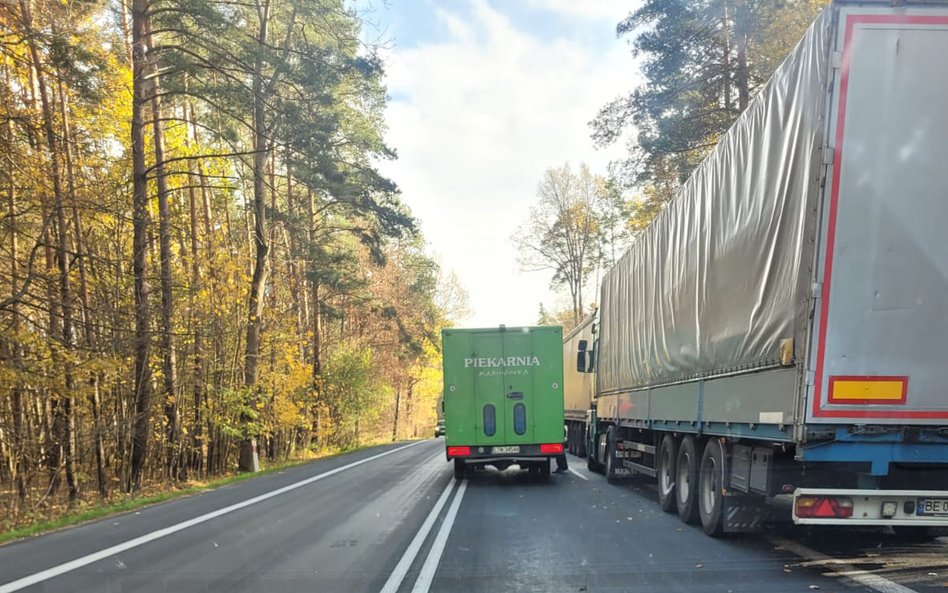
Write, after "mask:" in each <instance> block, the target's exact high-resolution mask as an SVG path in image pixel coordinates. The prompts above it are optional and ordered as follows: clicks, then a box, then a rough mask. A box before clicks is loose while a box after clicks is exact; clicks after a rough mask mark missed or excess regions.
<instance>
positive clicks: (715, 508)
mask: <svg viewBox="0 0 948 593" xmlns="http://www.w3.org/2000/svg"><path fill="white" fill-rule="evenodd" d="M724 461H725V454H724V445H723V444H722V443H721V441H720V440H718V439H711V440H709V441H708V443H707V444H706V445H705V447H704V453H703V454H702V455H701V466H700V470H699V477H698V515H699V516H700V517H701V527H703V528H704V532H705V533H707V534H708V535H710V536H711V537H720V536H721V535H723V534H724V484H725V481H724V476H725V473H724V472H725V470H724Z"/></svg>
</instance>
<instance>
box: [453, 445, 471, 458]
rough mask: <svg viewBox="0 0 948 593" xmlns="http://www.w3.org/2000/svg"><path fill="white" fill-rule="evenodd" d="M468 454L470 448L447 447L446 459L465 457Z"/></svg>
mask: <svg viewBox="0 0 948 593" xmlns="http://www.w3.org/2000/svg"><path fill="white" fill-rule="evenodd" d="M470 454H471V448H470V447H448V457H467V456H469V455H470Z"/></svg>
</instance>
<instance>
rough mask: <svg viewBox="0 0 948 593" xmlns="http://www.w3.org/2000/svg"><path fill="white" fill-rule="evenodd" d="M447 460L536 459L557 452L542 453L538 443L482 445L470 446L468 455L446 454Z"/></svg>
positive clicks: (551, 455)
mask: <svg viewBox="0 0 948 593" xmlns="http://www.w3.org/2000/svg"><path fill="white" fill-rule="evenodd" d="M511 447H517V450H516V451H511V450H510V448H511ZM445 455H446V456H447V458H448V460H451V459H463V460H465V461H473V462H475V463H476V462H488V461H491V460H500V459H503V460H505V461H514V462H516V461H521V460H522V461H530V460H533V461H537V460H539V459H552V458H553V457H556V456H557V455H558V454H557V453H544V452H542V451H541V450H540V445H539V444H534V445H496V446H492V445H484V446H479V445H478V446H473V445H472V446H471V453H470V455H447V451H446V452H445Z"/></svg>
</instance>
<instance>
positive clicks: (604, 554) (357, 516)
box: [0, 440, 948, 593]
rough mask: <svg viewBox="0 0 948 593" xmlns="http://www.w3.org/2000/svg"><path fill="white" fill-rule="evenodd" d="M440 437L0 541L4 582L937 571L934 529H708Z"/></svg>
mask: <svg viewBox="0 0 948 593" xmlns="http://www.w3.org/2000/svg"><path fill="white" fill-rule="evenodd" d="M443 446H444V444H443V441H441V440H434V441H426V442H421V443H414V444H409V445H406V444H397V445H391V446H386V447H378V448H374V449H370V450H365V451H361V452H358V453H353V454H349V455H344V456H340V457H337V458H333V459H327V460H322V461H317V462H314V463H311V464H307V465H305V466H300V467H296V468H293V469H290V470H287V471H285V472H283V473H281V474H276V475H268V476H262V477H261V478H259V479H255V480H250V481H247V482H241V483H238V484H234V485H232V486H229V487H226V488H223V489H220V490H217V491H214V492H208V493H205V494H202V495H199V496H193V497H189V498H186V499H178V500H175V501H171V502H168V503H164V504H160V505H155V506H152V507H149V508H145V509H142V510H140V511H138V512H133V513H128V514H124V515H119V516H116V517H111V518H108V519H105V520H102V521H98V522H94V523H89V524H86V525H82V526H79V527H75V528H72V529H68V530H63V531H60V532H56V533H52V534H49V535H46V536H42V537H38V538H34V539H30V540H26V541H21V542H16V543H13V544H9V545H6V546H2V547H0V593H6V592H9V591H20V590H23V591H64V592H65V591H69V592H74V591H114V592H127V591H148V592H150V591H175V592H177V591H181V592H188V591H202V592H204V591H227V592H231V591H248V592H249V591H254V592H256V591H260V592H270V591H292V592H294V593H295V592H300V591H326V592H361V591H366V592H372V593H379V592H382V593H400V592H408V591H416V592H426V591H438V592H456V593H462V592H463V593H467V592H479V591H484V592H488V591H489V592H491V593H497V592H500V591H544V592H546V591H550V592H560V591H562V592H568V591H637V592H638V591H686V592H704V591H716V592H721V593H726V592H728V591H732V592H737V591H748V592H754V593H757V592H761V591H767V592H782V591H815V590H821V591H866V590H868V591H873V590H874V591H881V592H884V593H911V592H912V591H918V592H919V593H922V592H925V593H928V592H931V591H936V590H937V591H944V588H945V587H948V545H946V542H945V540H944V539H939V540H935V541H934V542H912V541H906V540H904V539H901V540H900V539H898V538H896V537H895V536H893V535H891V534H887V533H885V532H884V531H883V530H862V531H856V530H845V531H840V530H827V529H824V530H807V529H802V528H798V527H794V526H792V525H776V526H772V527H770V528H769V529H768V530H767V531H766V532H765V533H763V534H760V535H753V536H741V537H732V538H725V539H720V540H712V539H710V538H708V537H707V536H705V535H704V533H703V532H702V531H701V530H700V528H697V527H694V526H688V525H683V524H681V523H680V522H679V521H678V518H677V517H676V516H673V515H668V514H665V513H663V512H661V510H660V508H659V507H658V505H657V503H656V500H655V499H656V494H655V489H654V487H653V486H652V485H651V483H650V482H649V481H648V480H644V479H641V480H639V479H636V480H632V481H631V482H629V483H628V484H624V485H610V484H607V483H606V481H605V480H604V479H603V478H602V477H601V476H599V475H596V474H591V473H589V472H588V471H586V469H585V467H584V464H583V462H582V460H579V459H575V458H571V459H570V461H571V469H572V471H571V472H570V473H565V474H558V475H554V476H552V477H551V478H550V479H549V480H546V481H541V480H536V479H532V478H530V477H528V476H527V475H525V474H523V473H520V472H518V471H517V470H516V469H513V468H512V469H510V470H507V471H505V472H497V471H493V470H488V471H486V472H479V473H477V474H476V475H474V476H473V477H471V478H470V479H467V480H464V481H463V482H460V483H456V482H455V481H454V480H453V478H452V473H451V467H450V466H449V464H447V463H446V462H445V461H444V453H443Z"/></svg>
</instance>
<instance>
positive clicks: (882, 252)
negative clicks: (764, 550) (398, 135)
mask: <svg viewBox="0 0 948 593" xmlns="http://www.w3.org/2000/svg"><path fill="white" fill-rule="evenodd" d="M946 56H948V5H946V3H945V2H940V1H939V2H918V3H915V2H899V3H891V2H849V1H840V0H837V1H835V2H833V3H832V4H831V5H830V6H829V7H827V8H826V9H825V10H824V11H823V12H822V13H821V15H820V16H819V17H818V18H817V19H816V21H815V22H814V23H813V24H812V25H811V26H810V28H809V29H808V31H807V32H806V34H805V36H804V37H803V39H802V40H801V41H800V42H799V44H798V45H797V46H796V48H795V49H794V50H793V51H792V52H791V53H790V55H789V56H788V57H787V58H786V60H785V61H784V62H783V64H782V65H781V66H780V67H779V68H778V69H777V70H776V72H775V73H774V75H773V76H772V78H771V79H770V80H769V82H767V83H766V84H765V85H764V86H763V87H762V88H761V89H760V91H759V93H758V94H757V95H756V97H755V98H754V99H753V100H752V101H751V102H750V104H749V105H748V107H747V109H746V110H745V111H744V113H743V114H742V115H741V116H740V117H739V118H738V119H737V121H736V122H735V124H734V125H733V126H732V127H731V129H730V130H729V131H728V132H727V133H726V134H725V135H724V136H723V137H722V138H721V140H720V142H719V143H718V144H717V145H716V147H715V148H714V149H713V150H712V151H711V152H710V154H709V155H708V156H707V158H706V159H705V160H704V161H703V162H702V163H701V164H700V165H699V166H698V167H697V168H696V170H695V171H694V172H693V174H692V175H691V176H690V178H689V179H688V180H687V181H686V182H685V183H684V184H683V185H682V187H681V188H680V189H679V191H678V192H677V195H676V197H675V198H674V199H672V200H671V201H670V202H669V203H668V204H667V205H666V206H665V208H664V209H663V211H662V212H661V213H660V214H659V215H658V216H657V217H656V219H655V220H654V221H653V222H652V224H651V225H650V226H649V227H648V228H647V229H646V230H645V231H644V232H643V233H642V234H641V235H639V236H638V237H637V238H636V240H635V242H634V243H633V244H632V246H631V248H630V249H629V250H628V251H627V252H626V253H625V254H624V256H623V257H622V258H621V259H620V260H619V261H618V262H617V263H616V265H615V266H614V267H613V268H612V269H611V270H609V271H608V273H607V274H606V275H605V276H604V278H603V281H602V285H601V295H600V308H599V311H598V319H597V320H596V321H595V322H594V324H591V326H590V327H595V328H596V333H595V334H594V337H593V339H592V340H591V341H590V338H588V337H586V338H584V339H583V342H585V344H583V345H584V346H586V348H583V347H582V346H580V344H576V345H575V346H574V345H571V346H570V347H571V348H572V351H571V352H570V353H569V358H571V359H573V360H575V363H574V364H575V368H576V370H577V371H579V372H587V373H593V374H594V375H595V383H596V394H595V395H596V396H595V399H594V402H593V405H592V406H591V407H590V409H589V410H588V421H587V424H586V435H587V438H586V447H587V449H588V453H589V455H588V465H589V467H590V468H591V469H595V470H597V471H603V472H605V474H606V476H607V477H608V479H609V480H611V481H616V480H621V479H623V478H625V477H627V476H629V475H631V474H632V473H637V474H645V475H647V476H653V477H655V478H656V479H657V481H658V491H659V502H660V504H661V506H662V508H663V509H664V510H666V511H668V512H676V513H677V514H678V515H679V517H680V518H681V519H682V520H683V521H685V522H689V523H691V522H694V523H698V522H700V524H701V525H702V526H703V528H704V530H705V531H706V532H707V533H708V534H709V535H712V536H717V535H720V534H722V533H727V532H737V531H751V530H754V529H757V528H759V527H760V524H761V521H762V518H763V516H764V508H765V507H766V506H768V505H766V504H765V503H766V502H767V501H768V500H771V499H774V498H777V497H783V498H785V499H790V500H791V501H792V507H791V509H790V510H789V513H790V515H791V516H792V519H793V521H794V522H796V523H799V524H823V525H852V526H866V525H871V526H880V525H885V526H891V527H892V528H893V529H895V530H896V531H897V532H908V533H915V534H918V533H921V532H924V531H926V530H927V529H928V528H930V527H937V526H945V525H948V232H946V226H948V156H946V155H948V109H946V105H948V102H946V100H948V69H946V66H945V59H946ZM769 506H774V505H769ZM777 506H778V507H779V505H777Z"/></svg>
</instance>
